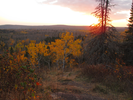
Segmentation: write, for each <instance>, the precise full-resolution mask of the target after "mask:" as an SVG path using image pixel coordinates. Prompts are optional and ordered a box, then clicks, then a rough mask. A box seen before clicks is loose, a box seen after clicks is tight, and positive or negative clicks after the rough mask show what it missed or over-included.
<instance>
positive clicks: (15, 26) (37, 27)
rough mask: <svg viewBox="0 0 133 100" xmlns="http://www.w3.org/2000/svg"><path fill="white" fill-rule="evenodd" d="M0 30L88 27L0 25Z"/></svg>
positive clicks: (77, 27)
mask: <svg viewBox="0 0 133 100" xmlns="http://www.w3.org/2000/svg"><path fill="white" fill-rule="evenodd" d="M0 29H81V30H88V29H89V26H68V25H44V26H26V25H0Z"/></svg>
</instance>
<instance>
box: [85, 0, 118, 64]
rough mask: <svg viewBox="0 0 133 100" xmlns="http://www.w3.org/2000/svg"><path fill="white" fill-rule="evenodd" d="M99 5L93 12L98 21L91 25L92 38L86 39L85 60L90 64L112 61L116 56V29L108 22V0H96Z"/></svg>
mask: <svg viewBox="0 0 133 100" xmlns="http://www.w3.org/2000/svg"><path fill="white" fill-rule="evenodd" d="M97 1H98V2H99V5H98V6H97V7H96V10H95V12H93V14H94V15H95V16H96V17H97V18H99V23H98V24H97V25H96V26H92V27H91V33H92V37H93V38H92V39H91V40H89V41H88V49H87V51H88V52H87V53H88V56H87V62H89V63H91V64H99V63H103V64H109V63H114V62H115V58H116V56H117V52H118V51H117V50H116V49H117V43H116V40H117V39H116V36H115V34H116V33H117V31H116V29H115V28H114V27H113V26H112V25H111V24H109V21H110V20H109V12H110V10H111V9H110V7H111V5H110V0H97Z"/></svg>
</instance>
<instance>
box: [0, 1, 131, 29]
mask: <svg viewBox="0 0 133 100" xmlns="http://www.w3.org/2000/svg"><path fill="white" fill-rule="evenodd" d="M110 1H111V4H112V5H115V6H114V7H112V8H111V12H110V19H111V20H112V24H113V25H114V26H119V27H126V26H127V24H128V18H129V17H130V9H131V3H132V0H110ZM97 5H98V2H96V0H0V25H5V24H13V25H80V26H81V25H91V24H93V23H94V24H95V23H97V19H96V18H95V17H94V16H92V15H91V13H92V12H93V11H95V7H96V6H97Z"/></svg>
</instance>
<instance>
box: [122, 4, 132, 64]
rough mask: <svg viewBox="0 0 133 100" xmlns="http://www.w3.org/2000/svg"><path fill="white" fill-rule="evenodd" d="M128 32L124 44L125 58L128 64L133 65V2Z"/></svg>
mask: <svg viewBox="0 0 133 100" xmlns="http://www.w3.org/2000/svg"><path fill="white" fill-rule="evenodd" d="M126 33H127V34H126V37H125V41H124V43H123V46H122V47H123V48H124V56H123V60H124V61H125V63H126V65H133V3H132V5H131V13H130V18H129V24H128V31H127V32H126Z"/></svg>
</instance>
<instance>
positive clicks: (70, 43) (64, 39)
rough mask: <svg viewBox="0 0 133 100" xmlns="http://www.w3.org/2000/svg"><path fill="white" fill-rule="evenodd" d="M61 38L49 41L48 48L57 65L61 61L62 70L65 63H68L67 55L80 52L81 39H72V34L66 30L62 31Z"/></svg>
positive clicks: (75, 54)
mask: <svg viewBox="0 0 133 100" xmlns="http://www.w3.org/2000/svg"><path fill="white" fill-rule="evenodd" d="M60 38H61V39H56V40H55V42H51V44H50V45H49V46H50V50H51V52H53V57H55V59H54V62H56V63H57V66H58V67H59V62H61V63H62V69H63V70H64V68H65V65H66V63H68V59H70V58H69V55H73V56H79V55H80V54H81V51H80V50H81V45H80V43H81V40H80V39H77V40H74V36H73V34H72V33H71V34H70V33H69V32H66V34H65V33H62V34H61V36H60ZM71 63H72V62H71Z"/></svg>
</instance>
